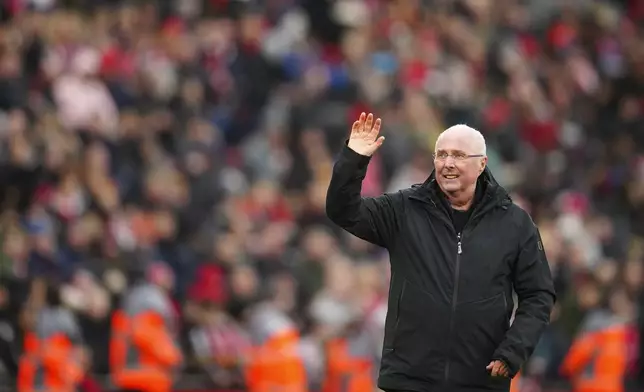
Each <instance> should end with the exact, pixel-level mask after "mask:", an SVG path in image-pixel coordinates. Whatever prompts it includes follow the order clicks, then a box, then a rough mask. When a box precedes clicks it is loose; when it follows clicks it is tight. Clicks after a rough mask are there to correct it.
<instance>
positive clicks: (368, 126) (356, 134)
mask: <svg viewBox="0 0 644 392" xmlns="http://www.w3.org/2000/svg"><path fill="white" fill-rule="evenodd" d="M380 124H381V121H380V119H379V118H378V119H376V121H375V122H374V120H373V114H371V113H369V115H368V116H367V115H366V114H365V113H362V114H361V115H360V118H359V119H358V121H356V122H354V123H353V127H351V135H350V136H349V143H348V144H347V146H348V147H349V148H350V149H352V150H353V151H355V152H357V153H358V154H360V155H364V156H368V157H370V156H371V155H373V153H374V152H376V150H377V149H378V148H379V147H380V146H382V143H383V142H384V141H385V137H384V136H380V137H378V134H379V133H380Z"/></svg>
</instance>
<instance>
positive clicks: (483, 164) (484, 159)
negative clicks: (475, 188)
mask: <svg viewBox="0 0 644 392" xmlns="http://www.w3.org/2000/svg"><path fill="white" fill-rule="evenodd" d="M485 166H487V157H484V158H483V159H481V168H480V169H479V175H480V174H481V173H483V170H485Z"/></svg>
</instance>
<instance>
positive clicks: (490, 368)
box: [485, 361, 494, 370]
mask: <svg viewBox="0 0 644 392" xmlns="http://www.w3.org/2000/svg"><path fill="white" fill-rule="evenodd" d="M493 366H494V361H492V362H490V363H489V364H488V365H487V366H486V367H485V368H486V369H487V370H492V367H493Z"/></svg>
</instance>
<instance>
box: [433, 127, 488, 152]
mask: <svg viewBox="0 0 644 392" xmlns="http://www.w3.org/2000/svg"><path fill="white" fill-rule="evenodd" d="M442 138H449V139H459V140H462V141H463V142H464V143H465V144H467V145H468V147H469V150H470V151H467V152H468V153H469V154H477V155H483V156H486V155H487V147H486V145H485V138H484V137H483V135H482V134H481V132H479V131H477V130H476V129H474V128H472V127H470V126H467V125H465V124H458V125H454V126H451V127H449V128H447V129H446V130H444V131H443V132H442V133H441V134H440V135H438V139H436V146H435V150H438V147H439V144H440V142H441V139H442Z"/></svg>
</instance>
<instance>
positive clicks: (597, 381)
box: [561, 311, 627, 392]
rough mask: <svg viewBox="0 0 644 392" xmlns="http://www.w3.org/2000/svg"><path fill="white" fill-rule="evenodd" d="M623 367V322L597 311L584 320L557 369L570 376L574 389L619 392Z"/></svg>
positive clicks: (581, 391) (624, 353)
mask: <svg viewBox="0 0 644 392" xmlns="http://www.w3.org/2000/svg"><path fill="white" fill-rule="evenodd" d="M626 366H627V341H626V324H625V323H624V322H623V321H622V320H619V319H618V318H617V317H615V316H614V315H611V314H609V313H607V312H603V311H598V312H595V313H593V314H591V315H590V316H589V317H588V318H587V319H586V321H585V323H584V327H583V328H582V331H581V333H580V334H579V335H578V336H577V338H576V339H575V341H574V342H573V344H572V346H571V348H570V350H569V351H568V354H567V355H566V357H565V358H564V362H563V364H562V366H561V372H562V373H563V374H564V375H566V376H568V377H570V378H571V379H572V383H573V390H574V391H575V392H623V391H624V385H623V384H624V375H625V374H626Z"/></svg>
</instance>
